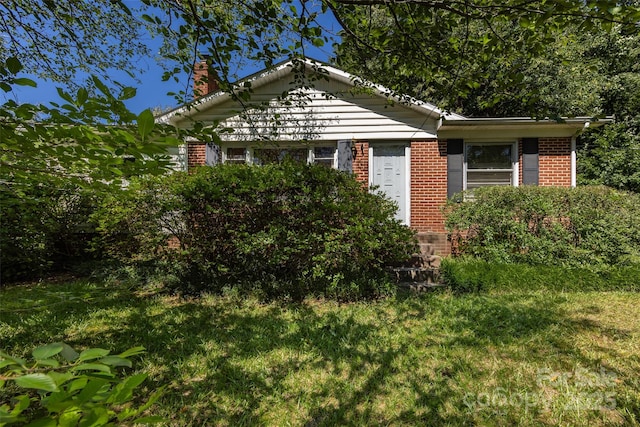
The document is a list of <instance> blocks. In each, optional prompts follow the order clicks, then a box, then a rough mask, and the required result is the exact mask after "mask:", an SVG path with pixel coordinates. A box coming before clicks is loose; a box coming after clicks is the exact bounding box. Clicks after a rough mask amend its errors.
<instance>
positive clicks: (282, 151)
mask: <svg viewBox="0 0 640 427" xmlns="http://www.w3.org/2000/svg"><path fill="white" fill-rule="evenodd" d="M308 155H309V150H307V149H306V148H260V149H255V150H253V157H254V159H255V162H256V164H259V165H266V164H271V163H282V162H283V161H284V160H285V159H288V160H293V161H295V162H300V163H306V162H307V157H308Z"/></svg>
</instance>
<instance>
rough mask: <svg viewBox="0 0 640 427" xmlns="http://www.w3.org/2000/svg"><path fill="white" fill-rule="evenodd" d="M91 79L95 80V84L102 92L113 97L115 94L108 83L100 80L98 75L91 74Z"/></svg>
mask: <svg viewBox="0 0 640 427" xmlns="http://www.w3.org/2000/svg"><path fill="white" fill-rule="evenodd" d="M91 80H93V84H94V85H96V87H97V88H98V90H99V91H100V92H102V93H103V94H105V95H106V96H107V97H109V98H113V95H111V91H110V90H109V88H108V87H107V85H105V84H104V83H102V80H100V79H99V78H98V76H91Z"/></svg>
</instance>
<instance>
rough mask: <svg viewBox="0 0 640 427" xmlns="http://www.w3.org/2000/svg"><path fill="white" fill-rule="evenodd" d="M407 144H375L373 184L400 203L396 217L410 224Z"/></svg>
mask: <svg viewBox="0 0 640 427" xmlns="http://www.w3.org/2000/svg"><path fill="white" fill-rule="evenodd" d="M405 148H406V146H405V145H380V146H373V162H372V164H371V169H372V170H371V172H372V173H371V174H370V176H371V184H372V185H374V186H377V187H378V189H379V190H380V191H382V192H383V193H384V194H385V195H386V196H387V198H389V199H391V200H393V201H394V202H396V203H397V204H398V212H397V213H396V218H397V219H399V220H401V221H402V222H404V223H405V224H409V209H408V201H409V197H408V191H407V190H408V184H407V176H408V175H407V162H406V157H405Z"/></svg>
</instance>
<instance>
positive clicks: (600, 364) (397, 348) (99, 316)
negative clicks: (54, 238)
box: [0, 281, 640, 426]
mask: <svg viewBox="0 0 640 427" xmlns="http://www.w3.org/2000/svg"><path fill="white" fill-rule="evenodd" d="M638 306H640V294H637V293H633V292H570V293H563V292H545V291H535V292H525V291H514V292H495V293H492V294H462V295H454V294H452V293H450V292H447V291H444V292H437V293H431V294H425V295H420V296H410V295H399V296H398V297H396V298H392V299H387V300H382V301H375V302H361V303H350V304H339V303H336V302H329V301H318V300H308V301H306V302H305V303H302V304H281V303H261V302H259V301H257V300H255V299H252V298H246V297H240V296H237V295H225V296H205V297H203V298H201V299H193V300H185V299H180V298H177V297H172V296H168V295H164V294H162V293H161V292H159V291H157V290H154V289H146V290H136V289H131V288H127V287H126V286H123V285H110V286H107V285H106V284H105V283H99V282H97V281H69V282H65V283H57V284H51V283H42V284H36V285H28V286H16V287H11V288H5V289H2V290H0V342H1V343H2V344H1V347H3V348H4V349H5V350H8V351H9V352H10V353H13V354H16V355H25V354H27V353H28V352H29V351H30V350H31V349H32V348H33V347H35V346H37V345H40V344H44V343H48V342H52V341H65V342H67V343H69V344H71V345H72V346H74V347H76V348H85V347H103V348H109V349H112V350H113V351H114V352H118V351H122V350H125V349H126V348H129V347H132V346H135V345H143V346H144V347H146V348H147V353H146V355H145V356H144V357H143V358H142V359H141V360H139V361H138V362H137V363H135V365H134V366H135V368H136V369H138V370H141V371H146V372H148V373H149V374H150V378H149V380H147V382H146V387H148V390H151V389H154V388H156V387H158V386H160V385H163V384H167V385H168V386H169V388H168V392H167V393H166V395H165V396H164V397H163V398H162V399H161V401H160V402H159V404H158V405H157V406H156V407H155V408H154V409H153V412H154V413H155V414H160V415H163V416H164V417H166V419H167V422H166V425H171V426H189V425H198V426H200V425H233V426H236V425H278V426H280V425H296V426H297V425H300V426H320V425H327V426H333V425H454V426H455V425H516V424H517V425H525V426H526V425H529V426H534V425H535V426H537V425H590V426H591V425H593V426H604V425H638V424H639V423H640V378H639V376H638V372H640V311H639V310H638V309H637V308H638ZM1 397H2V396H0V398H1ZM1 400H3V399H0V401H1Z"/></svg>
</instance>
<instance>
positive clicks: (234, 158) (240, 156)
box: [227, 148, 247, 163]
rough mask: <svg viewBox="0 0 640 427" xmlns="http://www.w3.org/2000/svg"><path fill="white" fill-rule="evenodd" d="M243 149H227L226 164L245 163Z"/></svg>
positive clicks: (244, 151)
mask: <svg viewBox="0 0 640 427" xmlns="http://www.w3.org/2000/svg"><path fill="white" fill-rule="evenodd" d="M245 153H246V150H245V149H244V148H227V163H244V162H245V161H246V159H247V158H246V155H245Z"/></svg>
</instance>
